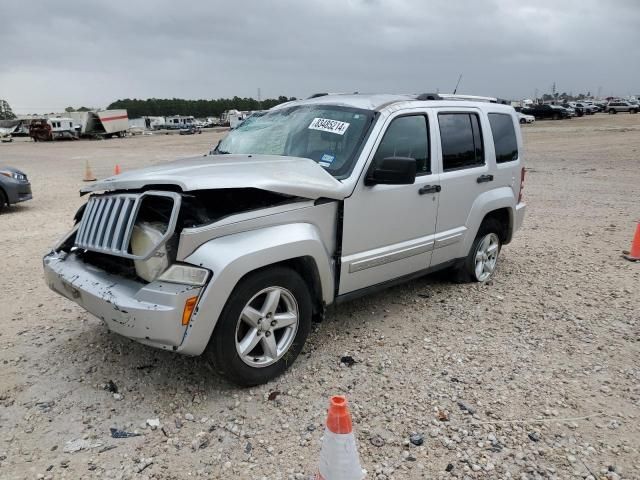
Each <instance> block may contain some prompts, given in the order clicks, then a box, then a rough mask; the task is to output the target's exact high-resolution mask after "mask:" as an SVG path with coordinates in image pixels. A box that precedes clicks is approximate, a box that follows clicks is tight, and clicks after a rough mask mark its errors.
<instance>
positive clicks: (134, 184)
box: [44, 94, 525, 385]
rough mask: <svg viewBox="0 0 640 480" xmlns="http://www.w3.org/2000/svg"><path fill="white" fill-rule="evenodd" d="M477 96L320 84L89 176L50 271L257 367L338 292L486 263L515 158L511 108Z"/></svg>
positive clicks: (241, 372)
mask: <svg viewBox="0 0 640 480" xmlns="http://www.w3.org/2000/svg"><path fill="white" fill-rule="evenodd" d="M478 100H479V99H472V100H469V99H468V98H467V99H460V98H458V97H452V96H447V97H444V96H439V95H435V94H424V95H357V94H355V95H319V96H314V98H311V99H307V100H301V101H294V102H288V103H285V104H282V105H279V106H277V107H275V108H273V109H271V110H270V111H268V112H267V113H265V114H264V115H262V116H260V117H257V118H255V119H254V120H253V121H252V122H247V123H244V124H241V125H239V126H238V127H237V128H236V129H235V130H232V131H231V132H230V133H229V134H228V135H227V136H226V137H225V138H224V139H223V140H222V141H221V142H220V143H219V144H218V146H217V147H216V148H215V149H214V150H213V152H211V154H210V155H205V156H199V157H194V158H190V159H184V160H179V161H176V162H174V163H169V164H164V165H159V166H155V167H150V168H146V169H143V170H139V171H131V172H127V173H124V174H121V175H118V176H116V177H112V178H108V179H106V180H103V181H99V182H97V183H94V184H92V185H90V186H88V187H86V188H84V189H83V193H89V192H91V193H92V194H91V196H90V197H89V200H88V202H87V203H86V204H85V206H84V207H83V208H82V209H81V210H80V211H79V212H78V213H77V214H76V217H75V218H76V222H77V223H76V225H75V227H74V228H73V229H72V230H71V231H70V232H69V233H68V234H67V235H66V237H65V238H64V239H63V240H62V241H61V242H60V243H59V244H58V245H56V246H55V247H54V248H53V250H52V252H51V253H49V254H48V255H46V256H45V258H44V269H45V276H46V280H47V283H48V284H49V286H50V287H51V288H52V289H53V290H55V291H56V292H58V293H60V294H61V295H64V296H65V297H67V298H69V299H70V300H72V301H74V302H76V303H78V304H79V305H81V306H82V307H84V308H85V309H87V310H88V311H89V312H91V313H93V314H94V315H96V316H97V317H99V318H101V319H102V320H103V321H104V322H105V324H106V325H107V326H108V328H109V329H111V330H113V331H114V332H117V333H119V334H121V335H124V336H127V337H129V338H133V339H135V340H137V341H139V342H142V343H144V344H147V345H152V346H154V347H158V348H163V349H167V350H171V351H174V352H178V353H183V354H187V355H200V354H203V353H204V354H205V355H206V356H207V357H208V358H209V360H210V361H211V363H212V364H213V365H214V367H215V369H216V370H217V371H218V372H219V373H220V374H222V375H223V376H225V377H227V378H228V379H230V380H231V381H233V382H236V383H238V384H241V385H255V384H258V383H263V382H266V381H268V380H270V379H272V378H274V377H275V376H276V375H279V374H280V373H282V372H283V371H284V370H285V369H286V368H287V367H288V366H289V365H291V363H293V361H294V360H295V359H296V357H297V356H298V354H299V353H300V351H301V349H302V347H303V345H304V343H305V340H306V338H307V335H308V333H309V331H310V328H311V322H312V319H313V318H316V319H321V318H322V317H323V315H324V311H325V308H326V307H327V306H328V305H330V304H332V303H336V302H341V301H346V300H349V299H351V298H354V297H357V296H360V295H364V294H366V293H369V292H372V291H374V290H377V289H380V288H384V287H386V286H389V285H392V284H395V283H398V282H400V281H403V280H407V279H409V278H414V277H417V276H420V275H425V274H427V273H429V272H433V271H436V270H443V269H450V270H451V271H452V273H453V274H454V275H455V277H456V278H457V279H459V280H464V281H474V282H486V281H487V280H489V279H490V278H491V277H492V276H493V275H494V273H495V272H496V268H497V265H498V258H499V257H498V256H499V254H500V251H501V249H502V247H503V246H504V245H506V244H508V243H509V242H510V241H511V239H512V238H513V235H514V233H515V232H516V230H517V229H518V228H519V227H520V225H521V224H522V220H523V217H524V212H525V204H524V203H523V201H522V192H523V182H524V172H525V170H524V159H523V153H522V152H523V149H522V138H521V134H520V126H519V123H518V116H517V114H516V112H515V110H514V109H513V108H512V107H510V106H507V105H502V104H498V103H494V101H478ZM443 328H446V322H445V323H444V324H443Z"/></svg>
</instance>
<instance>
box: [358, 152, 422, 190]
mask: <svg viewBox="0 0 640 480" xmlns="http://www.w3.org/2000/svg"><path fill="white" fill-rule="evenodd" d="M415 181H416V159H415V158H409V157H387V158H382V159H378V160H374V161H373V163H372V164H371V167H370V168H369V171H368V172H367V176H366V178H365V181H364V184H365V185H376V184H382V185H411V184H413V183H415Z"/></svg>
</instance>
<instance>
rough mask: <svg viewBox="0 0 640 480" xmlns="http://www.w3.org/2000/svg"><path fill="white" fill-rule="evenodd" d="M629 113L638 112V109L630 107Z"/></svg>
mask: <svg viewBox="0 0 640 480" xmlns="http://www.w3.org/2000/svg"><path fill="white" fill-rule="evenodd" d="M629 113H631V114H636V113H638V110H636V109H635V108H632V109H630V110H629Z"/></svg>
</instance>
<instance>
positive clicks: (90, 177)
mask: <svg viewBox="0 0 640 480" xmlns="http://www.w3.org/2000/svg"><path fill="white" fill-rule="evenodd" d="M82 181H83V182H95V181H96V177H95V175H94V174H93V172H92V171H91V167H90V166H89V160H87V163H86V164H85V166H84V178H83V179H82Z"/></svg>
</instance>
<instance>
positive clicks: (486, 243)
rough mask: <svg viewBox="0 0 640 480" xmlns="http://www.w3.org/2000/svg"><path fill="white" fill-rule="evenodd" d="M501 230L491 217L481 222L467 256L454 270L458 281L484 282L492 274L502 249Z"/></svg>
mask: <svg viewBox="0 0 640 480" xmlns="http://www.w3.org/2000/svg"><path fill="white" fill-rule="evenodd" d="M502 230H503V229H502V226H501V225H500V223H499V222H498V221H497V220H495V219H493V218H490V219H487V220H485V221H484V222H483V223H482V225H481V226H480V229H479V230H478V234H477V235H476V238H475V240H474V241H473V244H472V245H471V249H470V250H469V254H468V255H467V258H466V259H465V261H464V263H463V264H462V265H461V266H460V267H459V268H458V270H457V272H456V273H457V275H456V279H457V280H458V281H462V282H486V281H487V280H489V279H490V278H491V277H492V276H493V274H494V272H495V271H496V267H497V265H498V256H499V255H500V250H501V249H502V240H501V239H500V234H501V232H502Z"/></svg>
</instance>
